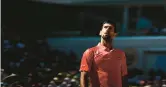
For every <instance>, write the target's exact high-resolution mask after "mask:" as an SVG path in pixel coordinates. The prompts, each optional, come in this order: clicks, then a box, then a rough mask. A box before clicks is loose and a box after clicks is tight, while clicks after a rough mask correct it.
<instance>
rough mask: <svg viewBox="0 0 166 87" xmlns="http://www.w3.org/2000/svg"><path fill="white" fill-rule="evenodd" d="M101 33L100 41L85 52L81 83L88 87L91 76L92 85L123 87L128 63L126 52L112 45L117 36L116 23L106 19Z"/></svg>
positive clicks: (82, 61)
mask: <svg viewBox="0 0 166 87" xmlns="http://www.w3.org/2000/svg"><path fill="white" fill-rule="evenodd" d="M99 35H100V36H101V41H100V43H99V44H98V45H97V46H95V47H92V48H89V49H87V50H86V51H85V52H84V54H83V57H82V60H81V66H80V72H81V77H80V85H81V87H88V76H89V77H90V87H122V84H123V83H125V81H127V80H126V79H125V78H126V75H127V65H126V58H125V53H124V52H123V51H121V50H119V49H115V48H113V46H112V40H113V38H114V37H115V36H116V33H115V25H114V23H113V22H110V21H105V22H104V23H103V26H102V29H101V31H100V34H99ZM123 87H127V85H126V84H125V85H123Z"/></svg>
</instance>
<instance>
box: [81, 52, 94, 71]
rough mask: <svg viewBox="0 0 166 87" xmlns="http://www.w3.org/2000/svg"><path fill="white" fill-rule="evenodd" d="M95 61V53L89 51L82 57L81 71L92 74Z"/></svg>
mask: <svg viewBox="0 0 166 87" xmlns="http://www.w3.org/2000/svg"><path fill="white" fill-rule="evenodd" d="M92 61H93V52H92V50H90V49H87V50H86V51H85V52H84V53H83V56H82V59H81V65H80V71H85V72H90V70H91V66H92Z"/></svg>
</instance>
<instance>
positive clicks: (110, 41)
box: [100, 38, 112, 50]
mask: <svg viewBox="0 0 166 87" xmlns="http://www.w3.org/2000/svg"><path fill="white" fill-rule="evenodd" d="M100 43H101V44H102V45H103V46H105V47H107V48H109V49H110V50H111V49H112V40H104V39H103V38H101V42H100Z"/></svg>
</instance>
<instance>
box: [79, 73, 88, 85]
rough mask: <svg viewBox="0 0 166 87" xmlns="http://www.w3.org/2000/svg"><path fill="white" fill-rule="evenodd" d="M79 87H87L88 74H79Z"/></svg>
mask: <svg viewBox="0 0 166 87" xmlns="http://www.w3.org/2000/svg"><path fill="white" fill-rule="evenodd" d="M80 87H88V72H81V77H80Z"/></svg>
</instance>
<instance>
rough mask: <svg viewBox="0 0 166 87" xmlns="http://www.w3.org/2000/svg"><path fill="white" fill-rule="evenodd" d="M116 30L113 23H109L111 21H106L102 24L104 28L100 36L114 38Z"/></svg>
mask: <svg viewBox="0 0 166 87" xmlns="http://www.w3.org/2000/svg"><path fill="white" fill-rule="evenodd" d="M114 31H115V28H114V26H113V25H112V24H109V23H105V24H103V26H102V29H101V31H100V36H101V37H102V38H103V39H113V36H114V35H113V34H115V33H114Z"/></svg>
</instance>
